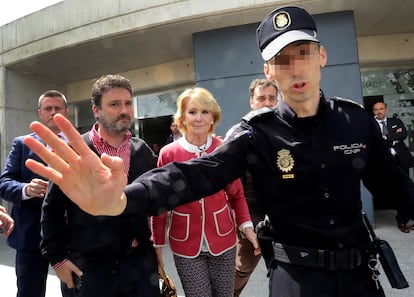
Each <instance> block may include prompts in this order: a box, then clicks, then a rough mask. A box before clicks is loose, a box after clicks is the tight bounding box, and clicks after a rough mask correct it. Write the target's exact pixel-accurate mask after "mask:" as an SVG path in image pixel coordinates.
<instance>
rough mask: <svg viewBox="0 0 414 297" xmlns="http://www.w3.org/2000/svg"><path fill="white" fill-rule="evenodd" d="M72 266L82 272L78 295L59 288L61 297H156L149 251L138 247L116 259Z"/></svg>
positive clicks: (155, 266)
mask: <svg viewBox="0 0 414 297" xmlns="http://www.w3.org/2000/svg"><path fill="white" fill-rule="evenodd" d="M73 262H74V263H75V264H76V265H77V266H78V267H79V268H80V269H81V270H82V271H83V276H82V286H81V288H80V290H79V291H78V292H76V291H75V289H68V288H67V286H66V284H62V286H61V288H62V295H63V296H64V297H75V296H76V297H97V296H99V297H159V296H160V289H159V284H158V280H159V276H158V264H157V257H156V255H155V251H154V249H153V248H152V247H151V248H149V247H142V246H138V247H137V248H136V249H135V251H134V252H133V253H132V254H130V255H124V256H122V257H120V258H119V259H116V260H112V259H102V261H99V262H97V261H96V260H94V261H93V262H91V261H85V259H82V260H80V261H77V260H76V259H75V260H73Z"/></svg>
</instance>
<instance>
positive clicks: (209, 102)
mask: <svg viewBox="0 0 414 297" xmlns="http://www.w3.org/2000/svg"><path fill="white" fill-rule="evenodd" d="M190 99H193V102H194V104H195V105H196V106H197V108H200V109H205V110H207V111H209V112H211V113H212V114H213V124H212V125H211V127H210V130H209V131H208V132H209V134H211V133H213V132H214V130H215V128H216V126H217V124H218V123H219V122H220V121H221V108H220V106H219V105H218V103H217V101H216V99H214V96H213V95H212V94H211V93H210V92H209V91H208V90H206V89H204V88H201V87H194V88H191V89H186V90H185V91H184V92H182V93H181V94H180V96H178V98H177V112H176V113H175V115H174V122H175V123H176V124H177V127H178V129H179V130H180V132H181V133H182V134H183V135H187V127H186V126H185V125H184V119H185V111H186V110H187V105H188V101H189V100H190Z"/></svg>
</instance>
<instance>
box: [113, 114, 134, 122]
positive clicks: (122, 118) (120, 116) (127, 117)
mask: <svg viewBox="0 0 414 297" xmlns="http://www.w3.org/2000/svg"><path fill="white" fill-rule="evenodd" d="M124 119H127V120H130V121H131V117H130V116H129V115H127V114H121V115H119V116H118V117H117V118H116V120H117V121H118V120H124Z"/></svg>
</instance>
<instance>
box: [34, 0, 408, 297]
mask: <svg viewBox="0 0 414 297" xmlns="http://www.w3.org/2000/svg"><path fill="white" fill-rule="evenodd" d="M257 39H258V44H259V47H260V51H261V53H262V57H263V59H264V60H265V61H266V63H265V66H264V73H265V74H266V76H267V77H268V78H269V79H272V80H275V81H276V82H277V84H278V87H279V90H280V91H281V92H282V100H279V102H278V104H277V106H276V109H275V110H270V109H269V110H268V112H266V111H264V112H255V113H253V114H252V115H248V116H246V117H245V119H244V120H243V121H242V122H241V123H240V125H239V127H238V128H236V129H235V131H234V132H233V133H232V135H231V136H230V137H229V139H228V140H227V141H226V142H225V143H224V144H223V145H222V146H221V147H220V148H218V149H217V150H216V151H215V152H214V153H212V154H210V155H208V156H207V157H204V158H199V159H193V160H191V161H188V162H185V163H170V164H168V165H167V166H165V167H163V168H158V169H156V170H155V171H150V172H148V173H146V174H144V175H143V176H141V177H140V178H138V179H137V180H136V181H135V182H134V183H133V184H131V185H128V186H127V187H126V188H125V189H124V188H123V187H124V186H125V181H124V179H125V177H124V176H123V174H122V170H121V164H120V162H119V160H117V159H114V158H112V159H111V158H109V157H107V156H103V157H102V162H101V161H100V160H99V159H98V158H92V156H93V153H92V152H90V151H89V149H88V148H87V147H86V146H85V145H84V144H83V143H82V142H81V141H80V138H79V136H78V135H77V134H76V130H75V129H74V128H73V127H72V126H71V125H70V123H69V122H68V121H67V120H65V119H64V117H61V116H55V121H56V123H57V124H58V125H59V127H61V128H62V130H63V131H64V132H65V134H66V135H67V136H68V138H69V141H70V142H71V144H72V146H73V147H74V149H75V151H73V150H72V149H71V148H69V147H68V146H62V145H60V144H61V143H60V141H59V140H58V139H57V138H56V137H55V136H54V135H53V133H50V132H48V131H47V129H46V128H45V127H43V126H42V125H41V124H38V123H34V124H32V125H31V127H32V129H33V130H34V131H36V132H37V133H38V134H40V135H41V136H42V138H44V140H46V141H47V142H48V143H49V144H50V145H52V147H55V148H56V149H55V150H56V154H59V156H58V155H56V154H54V153H53V152H49V151H47V150H46V149H44V146H42V145H41V144H40V143H38V142H36V141H35V140H34V139H27V140H26V144H27V145H29V146H30V147H31V148H32V149H33V150H34V151H35V152H36V153H37V154H38V155H40V156H41V157H42V158H43V159H45V161H47V162H48V163H49V164H50V166H51V167H46V166H44V165H42V164H41V163H37V162H35V161H27V162H26V164H27V166H28V167H29V168H30V169H31V170H34V171H35V172H37V173H39V174H42V175H45V177H47V178H49V179H51V180H53V181H54V182H56V183H58V184H59V186H60V187H61V188H62V190H63V191H65V192H66V193H67V194H68V196H70V198H71V199H72V200H73V201H75V203H77V204H78V205H79V206H80V207H81V208H83V209H84V210H85V211H87V212H90V213H92V214H105V215H118V214H120V213H124V214H125V215H127V214H128V213H141V212H143V213H149V214H152V213H156V212H157V211H158V210H159V209H160V208H162V207H164V208H171V207H174V206H175V205H176V204H181V203H187V202H189V201H190V199H191V197H203V196H206V195H209V194H211V193H214V192H216V191H217V190H218V189H220V188H222V187H223V186H224V185H225V184H227V183H228V182H230V181H231V180H234V179H235V178H236V177H239V176H241V175H242V174H243V173H244V171H245V169H246V168H248V169H249V171H250V172H251V175H252V178H253V182H254V185H255V190H256V192H257V195H258V197H259V199H260V202H261V204H262V206H263V207H264V209H265V210H266V212H267V215H268V216H269V218H270V222H271V225H272V227H273V228H272V229H273V234H272V237H273V248H274V258H275V260H274V261H273V264H272V266H271V267H270V280H269V282H270V288H269V291H270V296H273V297H282V296H289V297H315V296H318V297H349V296H359V297H361V296H364V297H379V296H384V292H383V289H382V287H381V285H380V284H379V282H378V281H377V280H376V279H377V278H376V272H375V271H372V270H371V269H370V267H369V266H368V260H369V255H368V253H367V252H366V249H367V246H368V242H369V238H368V233H367V230H366V228H365V226H364V224H363V220H362V218H361V209H362V206H361V198H360V191H361V189H360V182H361V180H362V181H363V182H364V184H365V186H366V187H367V188H368V189H369V190H370V191H371V192H372V193H373V194H374V196H376V194H378V193H379V192H380V191H382V190H385V188H386V187H387V188H392V189H393V190H394V191H395V192H396V193H398V194H399V195H395V197H399V204H400V205H401V207H405V209H406V210H407V211H408V212H409V213H410V215H411V216H412V215H413V214H414V184H413V183H412V182H411V181H410V179H409V178H408V177H407V176H406V175H405V174H404V172H403V171H402V170H401V169H400V168H399V167H397V166H396V164H395V163H394V161H393V159H392V155H391V154H390V152H389V150H388V148H387V146H386V144H385V142H384V141H383V140H382V137H381V134H380V131H379V129H378V128H377V127H376V123H375V122H374V119H373V118H372V117H370V116H369V115H368V113H366V112H365V111H364V110H363V109H362V108H361V107H360V106H359V105H357V104H355V103H353V102H350V101H348V100H342V99H339V98H331V99H327V98H325V96H324V95H323V93H322V91H321V90H320V89H319V83H320V78H321V71H320V68H321V67H323V66H325V64H326V59H327V54H326V50H325V49H324V48H323V47H322V46H321V45H320V44H319V41H318V39H317V32H316V26H315V23H314V21H313V19H312V17H311V16H310V15H309V14H308V13H307V12H306V11H305V10H303V9H301V8H298V7H282V8H279V9H276V10H274V11H272V12H271V13H270V14H269V15H268V16H266V18H265V19H264V20H263V21H262V23H261V24H260V26H259V28H258V30H257ZM378 160H383V161H382V162H378ZM90 176H91V177H92V176H93V177H94V178H91V177H90ZM385 180H387V182H385ZM80 183H82V187H75V185H77V184H80ZM98 185H99V186H98ZM117 197H120V198H117ZM371 268H372V266H371Z"/></svg>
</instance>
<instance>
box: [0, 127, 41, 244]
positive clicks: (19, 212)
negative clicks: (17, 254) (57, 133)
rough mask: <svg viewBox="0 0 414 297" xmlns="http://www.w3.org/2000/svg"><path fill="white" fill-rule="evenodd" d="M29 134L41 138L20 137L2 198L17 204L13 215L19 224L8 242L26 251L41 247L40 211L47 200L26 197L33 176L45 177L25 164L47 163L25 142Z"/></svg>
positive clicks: (0, 183) (0, 181) (1, 185)
mask: <svg viewBox="0 0 414 297" xmlns="http://www.w3.org/2000/svg"><path fill="white" fill-rule="evenodd" d="M28 136H31V137H34V138H35V139H36V140H38V141H41V140H40V138H39V137H38V136H37V135H36V134H34V133H32V134H30V135H25V136H19V137H16V138H15V139H14V140H13V146H12V149H11V150H10V152H9V154H8V156H7V160H6V166H5V167H4V169H3V172H2V173H1V177H0V197H1V198H2V199H4V200H7V201H9V202H11V203H13V206H12V211H11V216H12V218H13V219H14V222H15V224H14V230H13V232H12V233H11V234H10V236H9V237H8V238H7V242H8V244H9V245H10V246H11V247H13V248H15V249H18V250H22V251H34V250H38V249H39V243H40V213H41V207H42V202H43V199H40V198H31V199H28V200H22V190H23V187H24V186H25V185H26V184H28V183H29V182H30V181H31V180H32V179H33V178H39V179H44V178H42V177H40V176H38V175H36V174H34V173H33V172H32V171H30V170H29V169H27V167H26V165H25V161H26V160H27V159H29V158H30V159H34V160H36V161H39V162H42V163H44V162H43V161H41V160H40V158H39V157H38V156H37V155H35V154H34V153H33V152H32V151H31V150H30V149H29V148H28V147H27V146H26V145H25V144H24V143H23V140H24V138H25V137H28ZM41 142H42V141H41Z"/></svg>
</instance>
